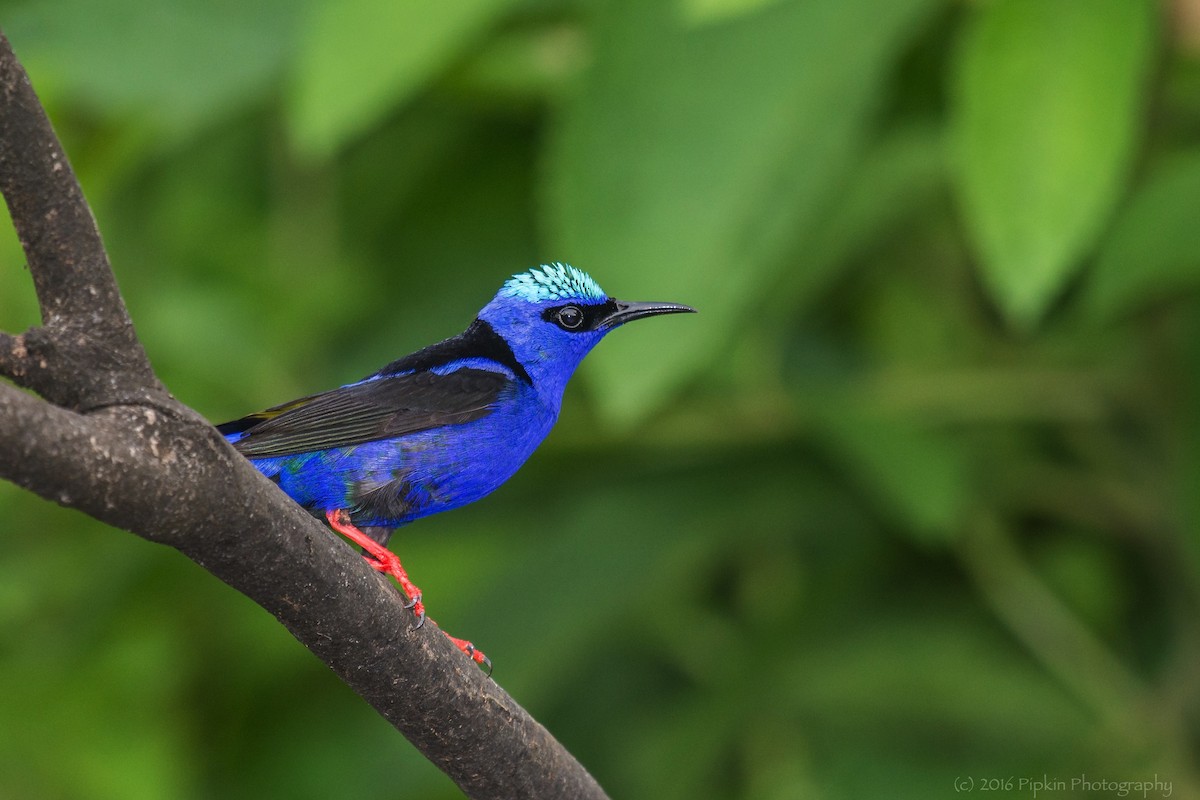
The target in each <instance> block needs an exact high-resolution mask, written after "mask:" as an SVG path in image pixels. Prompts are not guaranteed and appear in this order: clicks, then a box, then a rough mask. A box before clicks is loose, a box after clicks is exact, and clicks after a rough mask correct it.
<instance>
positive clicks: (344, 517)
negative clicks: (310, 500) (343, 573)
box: [325, 508, 425, 628]
mask: <svg viewBox="0 0 1200 800" xmlns="http://www.w3.org/2000/svg"><path fill="white" fill-rule="evenodd" d="M325 519H327V520H329V527H331V528H333V529H334V530H335V531H337V532H338V533H340V534H341V535H342V536H345V537H346V538H347V539H349V540H350V541H352V542H354V543H355V544H356V545H358V546H359V547H361V548H362V549H363V550H366V551H367V552H368V553H370V554H371V557H370V558H368V559H367V563H368V564H370V565H371V566H372V567H374V568H375V569H377V570H379V571H380V572H384V573H386V574H388V575H391V576H392V577H393V578H395V579H396V581H397V582H398V583H399V584H400V588H401V589H402V590H403V591H404V594H405V596H406V597H408V604H407V605H406V606H405V608H411V609H412V612H413V614H414V615H416V617H417V627H418V628H419V627H421V626H422V625H424V624H425V604H424V603H422V602H421V590H420V589H418V588H417V585H416V584H415V583H413V582H412V581H411V580H409V579H408V573H407V572H406V571H405V570H404V567H403V566H401V565H400V558H399V556H397V555H396V554H395V553H393V552H392V551H391V550H388V549H387V548H386V547H384V546H383V545H381V544H380V543H379V542H377V541H375V540H374V539H372V538H371V537H370V536H367V535H366V534H365V533H363V532H362V531H360V530H359V529H358V528H356V527H355V526H354V525H353V523H351V522H350V515H349V514H347V513H346V511H345V509H341V508H339V509H336V510H334V511H326V512H325Z"/></svg>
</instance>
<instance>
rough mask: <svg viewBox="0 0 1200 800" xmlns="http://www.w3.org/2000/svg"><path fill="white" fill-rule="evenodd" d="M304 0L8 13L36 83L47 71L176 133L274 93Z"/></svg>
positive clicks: (117, 3)
mask: <svg viewBox="0 0 1200 800" xmlns="http://www.w3.org/2000/svg"><path fill="white" fill-rule="evenodd" d="M306 2H308V0H302V2H299V3H297V2H291V0H263V1H262V2H253V3H245V2H239V0H169V1H168V2H158V3H147V2H144V0H56V2H53V3H44V2H43V3H37V2H30V3H25V4H23V5H21V6H19V7H18V8H17V10H16V11H13V12H11V13H10V14H8V15H6V19H5V21H4V27H5V32H6V33H7V34H8V35H9V36H10V38H11V39H12V41H13V43H14V46H15V47H16V48H17V51H18V52H19V53H20V55H21V58H22V59H23V61H24V63H25V66H26V68H27V69H28V71H29V72H30V73H31V74H32V75H35V76H37V77H36V79H35V83H36V84H39V85H40V84H41V83H42V81H43V79H44V78H45V79H49V80H50V81H51V83H52V85H55V86H58V87H60V88H61V89H62V90H64V91H66V92H69V93H70V95H71V96H72V99H73V100H75V101H76V102H82V103H83V104H85V105H94V106H96V107H98V108H99V109H101V110H103V111H104V112H105V113H106V114H107V115H110V116H114V115H116V114H135V115H137V116H140V117H143V118H149V119H151V120H153V121H154V122H156V123H157V124H159V125H161V126H162V127H163V128H164V129H166V130H168V131H170V132H172V133H174V134H177V135H178V134H185V133H188V132H190V131H194V130H195V129H197V128H200V127H203V126H207V125H211V124H212V123H213V121H214V119H215V118H219V117H224V116H226V115H228V114H230V113H231V112H233V111H235V110H237V109H238V108H240V107H243V106H245V105H247V104H248V103H251V102H254V101H257V100H260V99H261V98H262V97H263V96H264V95H265V94H266V93H267V91H268V90H269V89H270V88H271V86H272V83H273V82H274V81H275V80H276V78H277V77H278V75H279V71H280V68H281V67H282V64H283V61H284V58H285V57H286V55H287V53H288V51H289V50H290V47H291V37H292V30H293V27H294V20H295V18H296V15H297V12H298V11H302V10H303V8H304V6H305V3H306ZM214 18H219V19H220V28H219V30H218V29H214V28H213V27H212V24H211V23H212V20H213V19H214ZM118 43H119V44H118Z"/></svg>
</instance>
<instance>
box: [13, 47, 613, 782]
mask: <svg viewBox="0 0 1200 800" xmlns="http://www.w3.org/2000/svg"><path fill="white" fill-rule="evenodd" d="M0 94H2V97H0V188H2V189H3V191H4V195H5V199H6V200H7V202H8V204H9V209H10V210H11V213H12V217H13V222H14V225H15V226H16V228H17V231H18V233H19V235H20V237H21V243H22V245H23V247H24V248H25V251H26V255H27V257H28V259H29V267H30V271H31V273H32V274H33V279H34V283H35V286H36V288H37V292H38V298H39V302H40V303H41V307H42V315H43V324H42V325H41V326H38V327H35V328H31V329H30V330H29V331H26V332H25V333H24V334H22V335H20V336H13V335H11V334H0V375H5V376H7V377H9V378H11V379H12V380H13V381H14V382H15V383H17V384H19V385H21V386H24V387H26V388H29V389H32V390H34V391H35V392H36V393H37V394H39V395H41V397H40V398H39V397H35V396H33V395H31V394H28V393H26V392H23V391H21V390H19V389H17V388H15V387H13V386H10V385H8V384H5V383H0V478H5V479H7V480H10V481H13V482H14V483H17V484H19V485H21V486H24V487H25V488H27V489H29V490H31V491H33V492H36V493H37V494H39V495H41V496H42V497H45V498H47V499H49V500H53V501H54V502H57V503H60V504H62V505H64V506H69V507H72V508H78V509H80V510H82V511H84V512H86V513H88V514H91V515H92V516H94V517H96V518H97V519H100V520H103V521H105V522H108V523H110V524H112V525H115V526H117V527H120V528H124V529H126V530H129V531H132V532H133V533H135V534H137V535H139V536H141V537H143V538H146V539H149V540H151V541H155V542H160V543H163V544H167V545H170V546H172V547H175V548H177V549H178V550H180V551H181V552H183V553H184V554H185V555H187V556H188V557H189V558H191V559H192V560H194V561H195V562H197V563H198V564H200V565H201V566H203V567H204V568H205V569H207V570H208V571H210V572H211V573H212V574H214V575H215V576H217V577H218V578H219V579H220V580H222V581H224V582H225V583H227V584H228V585H230V586H232V587H233V588H235V589H237V590H238V591H240V592H242V593H244V594H246V595H247V596H249V597H250V598H251V599H253V600H254V601H255V602H257V603H258V604H259V605H261V606H262V607H263V608H265V609H266V610H267V611H269V612H270V613H271V614H273V615H274V616H275V617H276V618H278V619H279V621H280V622H282V623H283V624H284V625H285V626H286V627H287V629H288V630H289V631H290V632H291V633H292V634H293V635H294V636H295V637H296V639H297V640H299V641H300V642H301V643H302V644H303V645H304V646H305V647H307V648H308V649H309V650H311V651H312V652H313V653H314V654H315V655H316V656H317V657H318V658H320V659H321V660H322V661H323V662H325V663H326V664H327V665H328V666H329V667H330V668H331V669H332V670H333V671H334V672H335V673H336V674H337V675H338V676H339V677H340V678H341V679H342V680H344V681H345V682H346V683H347V684H348V685H349V686H350V687H351V688H352V689H353V690H354V691H355V692H357V693H358V694H359V695H360V696H361V697H363V698H364V699H365V700H366V701H367V702H368V703H370V704H371V705H372V706H373V707H374V708H375V709H376V710H377V711H379V713H380V714H382V715H383V716H384V717H385V718H386V719H387V720H388V721H389V722H391V723H392V724H393V725H394V726H395V727H396V728H397V729H398V730H399V731H400V732H401V733H403V734H404V735H405V736H406V737H408V738H409V740H410V741H412V742H413V744H414V745H416V747H418V748H419V749H420V750H421V752H422V753H424V754H425V755H426V756H427V757H428V758H429V759H430V760H432V761H433V762H434V763H435V764H437V766H438V767H440V768H441V769H442V770H443V771H445V772H446V774H447V775H449V776H450V777H451V779H453V780H454V781H455V783H457V784H458V785H459V786H460V787H461V788H462V789H463V790H464V791H465V792H466V793H467V794H468V795H469V796H470V797H475V798H502V797H503V798H508V797H539V798H602V797H604V793H603V791H602V790H601V789H600V787H599V786H598V785H597V784H596V782H595V781H594V780H593V779H592V778H591V776H590V775H588V773H587V771H586V770H584V769H583V767H582V766H580V765H579V763H578V762H577V761H576V760H575V759H574V758H573V757H572V756H571V755H570V754H569V753H568V752H567V751H566V750H564V749H563V747H562V746H561V745H560V744H559V743H558V742H556V741H555V740H554V739H553V737H551V736H550V734H549V733H548V732H547V731H546V730H545V729H544V728H543V727H542V726H541V725H539V724H538V723H537V722H536V721H535V720H533V719H532V718H531V717H530V716H529V715H528V714H527V713H526V712H525V711H524V710H523V709H522V708H521V707H520V706H519V705H517V704H516V702H514V701H513V699H512V698H511V697H509V696H508V694H506V693H505V692H504V690H502V689H501V688H500V687H499V686H497V685H496V684H495V683H494V682H492V681H491V680H490V679H488V678H486V677H485V676H484V675H483V674H482V673H481V672H480V671H479V669H478V668H477V667H476V666H475V665H474V663H472V662H471V661H470V660H469V659H467V658H466V657H465V656H464V655H463V654H462V653H460V652H459V651H458V650H456V649H455V648H454V647H453V646H452V645H451V644H450V643H449V642H448V641H447V640H446V638H445V637H444V636H441V635H440V634H438V632H437V629H436V627H435V626H433V625H432V624H428V625H426V626H425V627H424V628H423V629H421V630H413V629H412V627H411V621H412V617H411V615H410V614H409V613H408V612H407V611H406V610H405V609H404V608H403V605H402V598H401V596H400V595H399V593H398V592H397V591H396V590H395V589H394V588H393V586H392V585H391V584H390V583H388V582H387V581H386V580H385V579H384V578H382V577H381V576H380V575H379V574H378V573H376V572H374V571H373V570H371V569H370V568H369V567H367V566H366V565H365V563H364V562H363V560H362V558H361V557H359V556H358V555H357V553H356V552H355V551H354V550H353V549H351V548H350V547H349V546H347V545H346V544H345V543H344V542H343V541H342V540H340V539H339V538H337V537H336V536H334V535H333V533H331V532H330V531H329V530H328V529H327V528H326V527H325V526H323V525H321V524H319V523H318V522H316V521H315V520H314V519H312V518H311V517H310V516H308V515H307V514H306V513H304V512H303V511H302V510H301V509H300V508H299V507H298V506H296V505H295V504H294V503H292V502H291V501H290V500H289V499H288V498H287V497H286V496H284V495H283V494H282V493H281V492H280V491H279V490H278V489H277V488H276V487H275V486H274V485H273V484H272V483H271V482H270V481H268V480H266V479H265V478H263V477H262V476H261V475H260V474H259V473H258V472H257V471H256V470H254V468H253V467H252V466H251V465H250V464H249V463H248V462H247V461H245V459H243V458H242V457H241V456H239V455H238V454H237V453H236V452H234V450H233V449H232V448H231V447H229V446H228V445H227V444H226V443H225V441H224V440H223V439H222V438H221V437H220V435H219V434H218V433H217V432H216V431H215V430H214V429H213V428H212V427H211V426H210V425H209V424H208V423H207V422H205V421H204V420H203V419H202V418H201V417H200V416H199V415H197V414H196V413H195V412H193V411H192V410H191V409H189V408H187V407H186V406H183V405H182V404H180V403H178V402H177V401H175V400H174V399H173V398H171V397H170V395H169V394H167V393H166V391H165V390H164V389H163V388H162V386H161V385H160V384H159V382H158V380H157V379H156V378H155V376H154V374H153V372H152V370H151V369H150V366H149V364H148V362H147V360H146V356H145V353H144V351H143V349H142V346H141V344H140V342H138V340H137V338H136V336H135V335H134V332H133V327H132V324H131V323H130V321H129V317H128V314H127V312H126V310H125V306H124V303H123V301H122V299H121V296H120V293H119V292H118V290H117V287H116V283H115V281H114V280H113V277H112V272H111V269H110V267H109V265H108V260H107V257H106V255H105V253H104V250H103V246H102V244H101V241H100V236H99V234H98V232H97V230H96V226H95V223H94V221H93V219H92V215H91V212H90V210H89V209H88V207H87V204H86V202H85V200H84V198H83V195H82V193H81V192H80V190H79V186H78V184H77V183H76V181H75V178H74V175H73V174H72V172H71V169H70V166H69V164H68V163H67V160H66V158H65V156H64V154H63V153H62V150H61V146H60V145H59V143H58V141H57V138H56V137H55V136H54V133H53V131H52V129H51V128H50V124H49V122H48V121H47V119H46V117H45V114H44V113H43V111H42V109H41V106H40V104H39V103H38V101H37V98H36V96H35V95H34V93H33V89H32V87H31V86H30V85H29V81H28V78H27V77H26V76H25V73H24V70H23V69H22V68H21V66H20V64H19V63H18V62H17V60H16V58H15V56H14V55H13V53H12V51H11V49H10V47H9V44H8V41H7V39H4V38H3V36H0ZM347 769H354V767H353V766H352V765H347Z"/></svg>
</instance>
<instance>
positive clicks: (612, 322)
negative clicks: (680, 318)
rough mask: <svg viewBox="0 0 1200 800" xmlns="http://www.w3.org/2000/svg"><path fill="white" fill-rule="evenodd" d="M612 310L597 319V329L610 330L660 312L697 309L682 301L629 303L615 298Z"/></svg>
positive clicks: (692, 312)
mask: <svg viewBox="0 0 1200 800" xmlns="http://www.w3.org/2000/svg"><path fill="white" fill-rule="evenodd" d="M612 303H613V304H614V305H615V306H616V307H615V308H614V309H613V310H612V311H610V312H609V313H607V314H605V315H604V316H603V317H601V318H600V319H599V320H597V324H596V328H595V329H596V330H598V331H608V330H612V329H613V328H615V327H617V326H618V325H624V324H625V323H626V322H630V321H631V320H635V319H641V318H642V317H653V316H657V315H659V314H695V313H696V309H694V308H692V307H691V306H685V305H682V304H680V303H627V302H625V301H624V300H613V301H612Z"/></svg>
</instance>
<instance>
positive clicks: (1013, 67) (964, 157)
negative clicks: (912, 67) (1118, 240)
mask: <svg viewBox="0 0 1200 800" xmlns="http://www.w3.org/2000/svg"><path fill="white" fill-rule="evenodd" d="M1154 15H1155V11H1154V5H1153V4H1151V3H1140V2H1129V1H1128V0H1092V1H1091V2H1087V3H1081V2H1078V0H1000V2H994V3H990V4H987V5H985V6H984V7H983V8H982V9H981V10H980V11H979V12H978V17H977V19H976V20H975V21H974V24H973V25H972V26H971V27H970V29H969V30H968V32H967V35H966V39H965V42H964V45H963V48H962V51H961V53H960V58H959V59H958V61H957V65H956V74H955V76H954V77H955V80H954V100H953V109H952V129H953V136H954V138H955V141H956V145H957V156H958V162H957V165H956V166H957V172H956V179H957V183H958V190H959V194H960V196H961V199H962V204H963V209H964V212H965V215H966V220H967V223H968V228H969V231H970V233H971V235H972V237H973V239H974V241H975V246H976V248H977V249H978V251H979V255H980V258H981V261H982V263H981V268H982V270H983V278H984V281H985V283H986V284H987V286H988V288H989V290H990V292H991V293H992V295H993V297H994V298H995V300H996V302H997V303H998V304H999V306H1000V307H1001V308H1002V309H1003V311H1004V312H1005V314H1006V315H1007V316H1008V318H1009V320H1010V321H1011V322H1012V323H1013V324H1015V325H1017V326H1019V327H1023V328H1028V327H1031V326H1032V325H1034V324H1036V323H1037V321H1038V320H1039V319H1040V318H1041V317H1042V316H1043V314H1044V313H1045V311H1046V309H1047V308H1048V307H1049V305H1050V303H1051V302H1053V300H1054V298H1055V297H1056V296H1057V294H1058V292H1059V291H1060V290H1061V289H1062V287H1063V284H1064V283H1065V282H1066V281H1067V280H1068V279H1069V278H1070V277H1071V275H1072V273H1073V271H1074V270H1075V269H1076V268H1077V267H1078V265H1079V261H1080V257H1081V256H1082V255H1084V254H1085V253H1086V252H1087V250H1088V249H1089V248H1090V247H1091V246H1092V245H1093V240H1094V239H1095V237H1096V235H1097V233H1098V231H1099V229H1100V226H1101V225H1102V224H1103V223H1104V221H1105V218H1106V217H1107V216H1108V214H1109V213H1110V212H1111V210H1112V208H1113V205H1114V202H1115V200H1116V199H1117V197H1118V195H1119V193H1120V190H1121V186H1122V181H1123V180H1124V178H1125V175H1126V173H1127V171H1128V167H1129V163H1130V159H1131V156H1132V154H1133V151H1134V147H1135V144H1136V140H1137V134H1138V112H1139V111H1140V110H1141V105H1142V92H1143V83H1144V79H1145V77H1146V72H1147V67H1148V65H1149V63H1150V57H1151V52H1152V49H1153V46H1154V28H1155V18H1154Z"/></svg>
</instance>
